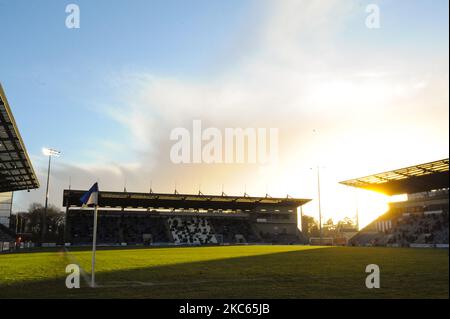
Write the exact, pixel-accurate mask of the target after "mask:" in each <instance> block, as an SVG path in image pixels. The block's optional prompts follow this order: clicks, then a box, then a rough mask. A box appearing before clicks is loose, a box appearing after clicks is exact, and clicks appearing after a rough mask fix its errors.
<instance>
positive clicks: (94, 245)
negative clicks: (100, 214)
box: [91, 204, 98, 288]
mask: <svg viewBox="0 0 450 319" xmlns="http://www.w3.org/2000/svg"><path fill="white" fill-rule="evenodd" d="M97 207H98V204H95V205H94V230H93V234H92V271H91V273H92V275H91V287H92V288H95V253H96V246H97Z"/></svg>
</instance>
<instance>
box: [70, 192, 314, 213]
mask: <svg viewBox="0 0 450 319" xmlns="http://www.w3.org/2000/svg"><path fill="white" fill-rule="evenodd" d="M85 192H86V190H67V189H66V190H64V198H63V206H65V207H80V206H81V202H80V198H81V196H82V195H83V194H84V193H85ZM98 201H99V206H102V207H121V208H166V209H177V208H184V209H224V210H225V209H234V210H236V209H241V210H246V209H249V210H251V209H253V208H255V207H260V206H265V207H280V206H284V207H286V206H287V207H295V208H296V207H299V206H301V205H304V204H306V203H307V202H309V201H310V199H298V198H291V197H285V198H273V197H249V196H225V195H224V196H221V195H203V194H199V195H192V194H160V193H128V192H99V198H98Z"/></svg>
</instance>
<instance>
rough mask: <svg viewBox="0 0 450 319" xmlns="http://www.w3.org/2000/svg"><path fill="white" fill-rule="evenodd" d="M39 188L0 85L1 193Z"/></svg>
mask: <svg viewBox="0 0 450 319" xmlns="http://www.w3.org/2000/svg"><path fill="white" fill-rule="evenodd" d="M38 187H39V181H38V179H37V177H36V174H35V172H34V169H33V166H32V164H31V161H30V158H29V157H28V154H27V151H26V149H25V145H24V143H23V140H22V137H21V136H20V133H19V129H18V128H17V125H16V122H15V120H14V117H13V114H12V112H11V109H10V107H9V104H8V100H7V99H6V95H5V92H4V91H3V88H2V86H1V84H0V192H9V191H18V190H29V189H34V188H38Z"/></svg>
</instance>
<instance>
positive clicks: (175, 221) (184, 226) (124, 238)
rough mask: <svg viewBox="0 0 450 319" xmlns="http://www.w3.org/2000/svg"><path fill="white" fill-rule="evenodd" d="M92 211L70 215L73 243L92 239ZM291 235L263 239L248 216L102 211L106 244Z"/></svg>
mask: <svg viewBox="0 0 450 319" xmlns="http://www.w3.org/2000/svg"><path fill="white" fill-rule="evenodd" d="M92 214H93V213H92V211H81V212H77V213H76V214H71V215H70V222H69V223H68V227H69V228H70V229H69V231H68V232H69V234H71V235H70V238H69V239H68V241H70V242H71V243H73V244H89V243H90V242H92V231H93V215H92ZM287 237H289V235H287V234H280V235H279V236H277V238H274V237H270V238H265V239H264V240H263V239H262V238H261V236H258V235H257V234H256V231H255V230H254V229H253V227H252V225H251V223H250V221H249V220H248V219H245V218H229V217H214V216H198V215H195V216H194V215H193V216H189V215H187V216H186V215H175V216H168V215H164V214H156V213H155V214H149V213H121V212H100V213H99V216H98V235H97V242H98V243H102V244H121V243H127V244H129V245H133V244H150V243H175V244H186V245H205V244H219V243H227V244H242V243H259V242H262V241H264V242H274V243H277V242H280V243H282V242H284V243H293V242H297V240H298V238H296V236H291V237H289V238H287ZM294 237H295V238H294ZM283 240H284V241H283Z"/></svg>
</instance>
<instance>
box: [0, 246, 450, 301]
mask: <svg viewBox="0 0 450 319" xmlns="http://www.w3.org/2000/svg"><path fill="white" fill-rule="evenodd" d="M373 263H374V264H377V265H379V266H380V269H381V288H380V289H367V288H366V287H365V279H366V276H367V274H366V273H365V267H366V265H368V264H373ZM64 267H65V266H64ZM63 271H64V268H63V269H62V274H61V276H65V274H64V273H63ZM97 283H98V284H99V287H98V288H95V289H92V288H89V287H88V286H87V285H86V284H85V283H83V282H82V288H80V289H67V288H66V287H65V277H60V278H55V279H53V280H45V281H38V282H26V283H15V284H12V285H8V286H4V287H1V289H0V298H448V252H447V251H437V250H413V249H387V248H384V249H383V248H380V249H377V248H369V249H367V248H332V249H310V250H298V251H289V252H277V253H271V254H264V255H256V256H245V257H233V258H227V259H216V260H208V261H197V262H189V263H181V264H172V265H159V266H153V267H143V268H137V269H128V270H117V271H110V272H99V273H97Z"/></svg>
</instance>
